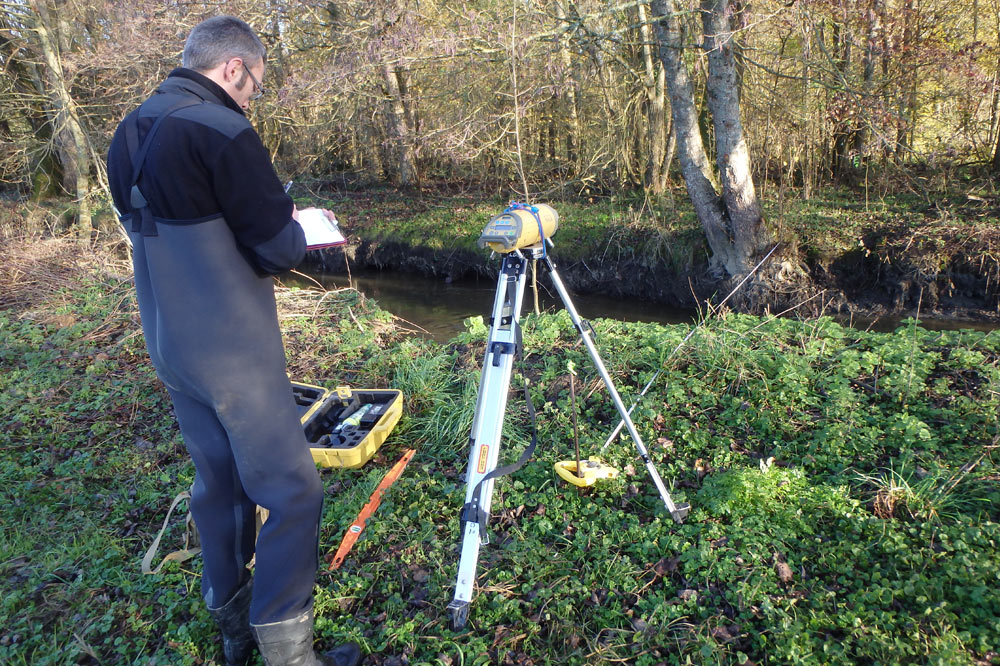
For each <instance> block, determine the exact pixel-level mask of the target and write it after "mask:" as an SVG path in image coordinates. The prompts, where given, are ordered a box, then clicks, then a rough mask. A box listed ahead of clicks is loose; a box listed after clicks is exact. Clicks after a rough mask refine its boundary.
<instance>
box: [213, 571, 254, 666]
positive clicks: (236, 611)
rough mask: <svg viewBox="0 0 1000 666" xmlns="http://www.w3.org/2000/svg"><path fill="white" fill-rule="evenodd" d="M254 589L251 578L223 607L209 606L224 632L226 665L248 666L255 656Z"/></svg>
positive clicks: (223, 648) (223, 649) (220, 629)
mask: <svg viewBox="0 0 1000 666" xmlns="http://www.w3.org/2000/svg"><path fill="white" fill-rule="evenodd" d="M252 591H253V579H252V578H251V579H250V580H248V581H247V582H246V583H244V585H243V587H241V588H240V589H238V590H236V594H234V595H233V598H232V599H230V600H229V601H228V602H226V605H225V606H223V607H222V608H209V609H208V612H209V614H210V615H211V616H212V619H213V620H215V623H216V624H217V625H219V631H221V632H222V651H223V653H224V654H225V656H226V666H246V663H247V662H248V661H250V657H252V656H253V651H254V648H255V647H256V646H255V645H254V640H253V634H252V633H250V597H251V593H252Z"/></svg>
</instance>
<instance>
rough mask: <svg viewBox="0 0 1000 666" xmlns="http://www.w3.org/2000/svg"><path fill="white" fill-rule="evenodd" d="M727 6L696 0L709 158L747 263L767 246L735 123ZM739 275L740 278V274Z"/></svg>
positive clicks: (723, 1)
mask: <svg viewBox="0 0 1000 666" xmlns="http://www.w3.org/2000/svg"><path fill="white" fill-rule="evenodd" d="M729 2H730V0H702V15H701V16H702V25H703V26H704V31H705V50H706V51H708V83H707V86H706V89H707V91H708V109H709V111H710V112H711V114H712V124H713V127H714V129H715V154H716V163H717V164H718V167H719V180H720V181H721V182H722V200H723V203H724V206H725V209H726V212H727V213H728V217H729V224H730V225H731V235H732V237H733V241H734V242H735V245H736V253H737V255H738V256H739V258H740V260H741V261H743V262H745V266H744V268H745V269H746V270H749V269H750V268H751V263H750V262H751V261H752V260H753V259H754V257H756V256H757V255H758V254H762V253H763V251H764V250H765V249H766V246H767V245H768V244H769V243H770V242H771V237H770V234H769V233H768V232H767V229H766V228H765V226H764V219H763V217H762V216H761V211H760V204H759V203H758V201H757V191H756V189H755V188H754V184H753V177H752V175H751V172H750V151H749V150H748V149H747V143H746V138H745V137H744V136H743V123H742V122H741V121H740V96H739V95H740V87H739V78H738V72H737V71H736V56H735V48H734V47H735V44H736V39H735V35H734V32H733V23H732V18H731V17H732V13H731V12H730V11H729V10H730V7H729ZM739 272H743V271H742V270H741V271H739Z"/></svg>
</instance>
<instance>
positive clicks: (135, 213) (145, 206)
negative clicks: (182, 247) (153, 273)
mask: <svg viewBox="0 0 1000 666" xmlns="http://www.w3.org/2000/svg"><path fill="white" fill-rule="evenodd" d="M195 104H201V100H200V99H194V100H192V99H189V98H185V99H182V100H180V101H178V102H175V103H174V104H172V105H170V106H168V107H167V109H166V111H164V112H163V113H161V114H160V115H159V116H158V117H157V119H156V121H155V122H154V123H153V126H152V127H151V128H150V129H149V132H147V133H146V138H145V139H144V140H143V142H142V145H141V146H139V147H138V149H136V144H138V143H139V114H138V113H135V114H133V115H132V116H131V117H130V118H129V119H128V120H127V121H126V123H125V145H126V147H127V148H128V153H129V156H130V157H131V158H132V186H131V191H130V193H129V197H130V201H129V204H130V205H131V207H132V231H134V232H140V233H142V235H143V236H155V235H156V224H155V223H154V222H153V214H152V213H151V212H150V210H149V202H147V201H146V197H144V196H143V195H142V192H140V191H139V185H138V183H139V175H140V174H141V173H142V165H143V163H144V162H145V161H146V155H147V154H148V153H149V148H150V146H152V145H153V137H155V136H156V131H157V130H158V129H160V125H162V124H163V121H164V119H165V118H166V117H167V116H169V115H170V114H171V113H173V112H175V111H180V110H181V109H184V108H187V107H189V106H194V105H195Z"/></svg>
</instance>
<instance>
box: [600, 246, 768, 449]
mask: <svg viewBox="0 0 1000 666" xmlns="http://www.w3.org/2000/svg"><path fill="white" fill-rule="evenodd" d="M777 249H778V246H777V245H775V246H774V247H772V248H771V251H770V252H768V253H767V255H766V256H765V257H764V258H763V259H761V260H760V262H758V263H757V265H756V266H754V267H753V270H752V271H750V272H749V273H747V274H746V277H744V278H743V279H742V280H740V283H739V284H738V285H736V286H735V287H733V290H732V291H731V292H729V295H727V296H726V297H725V298H723V299H722V301H721V302H720V303H719V304H718V305H715V306H713V305H712V304H711V303H709V305H708V307H709V311H708V317H705V318H704V319H702V320H701V321H699V322H698V323H697V325H695V327H694V328H692V329H691V330H690V331H688V334H687V335H685V336H684V339H683V340H681V341H680V344H678V345H677V346H676V347H674V350H673V351H672V352H670V354H668V355H667V357H666V358H665V359H663V365H666V364H667V361H669V360H670V359H672V358H673V357H674V354H676V353H677V351H678V350H679V349H680V348H681V347H683V346H684V343H685V342H687V341H688V340H690V339H691V336H692V335H694V332H695V331H697V330H698V329H699V328H701V325H702V324H704V323H705V322H706V321H708V320H709V317H711V316H712V315H713V314H715V313H716V312H718V311H719V309H720V308H722V306H723V305H725V304H726V301H728V300H729V299H730V298H731V297H732V295H733V294H735V293H736V292H737V291H739V288H740V287H742V286H743V285H744V284H746V281H747V280H749V279H750V276H751V275H753V274H754V273H756V272H757V269H758V268H760V267H761V266H763V265H764V262H765V261H767V260H768V258H769V257H770V256H771V255H772V254H773V253H774V251H775V250H777ZM662 372H663V366H660V368H659V369H658V370H657V371H656V373H655V374H654V375H653V377H652V379H650V380H649V381H648V382H646V386H645V388H643V389H642V391H640V392H639V395H638V396H636V399H635V402H633V403H632V406H631V407H629V408H628V414H629V416H631V415H632V411H633V410H634V409H635V408H636V406H638V404H639V401H640V400H642V397H643V396H644V395H646V391H648V390H649V387H651V386H652V385H653V382H655V381H656V378H657V377H659V376H660V374H661V373H662ZM624 427H625V420H624V419H623V420H621V421H619V422H618V425H617V426H615V429H614V430H612V431H611V434H610V435H608V439H607V440H605V442H604V444H603V445H602V446H601V451H603V450H604V449H606V448H607V446H608V444H610V443H611V442H613V441H614V440H615V437H617V436H618V433H620V432H621V431H622V428H624Z"/></svg>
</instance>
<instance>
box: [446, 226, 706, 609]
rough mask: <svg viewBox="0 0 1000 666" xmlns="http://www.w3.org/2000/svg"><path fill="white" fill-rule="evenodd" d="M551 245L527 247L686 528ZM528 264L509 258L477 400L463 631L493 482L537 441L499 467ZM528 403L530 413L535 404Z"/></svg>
mask: <svg viewBox="0 0 1000 666" xmlns="http://www.w3.org/2000/svg"><path fill="white" fill-rule="evenodd" d="M546 242H549V243H550V244H551V241H548V240H547V239H543V240H542V241H541V242H540V243H538V244H536V245H532V246H530V247H526V248H524V249H525V251H526V252H527V253H528V254H529V255H530V256H531V258H532V259H540V260H541V261H542V263H543V264H544V265H545V267H546V268H547V269H548V271H549V275H550V277H551V279H552V284H553V285H554V286H555V288H556V291H557V292H559V297H560V298H561V299H562V302H563V305H565V307H566V310H567V311H568V312H569V316H570V318H571V319H572V320H573V324H574V325H575V326H576V329H577V330H578V331H579V332H580V335H581V336H582V338H583V342H584V344H585V345H586V346H587V351H588V352H590V357H591V359H593V361H594V365H595V366H596V368H597V372H598V373H599V374H600V375H601V379H603V380H604V385H605V386H606V387H607V389H608V393H609V394H610V395H611V399H612V400H613V401H614V403H615V407H616V408H617V409H618V413H619V414H620V415H621V418H622V421H623V422H624V423H625V427H626V428H627V429H628V432H629V434H630V435H631V436H632V440H633V441H634V442H635V446H636V448H637V449H638V451H639V456H640V457H641V458H642V460H643V462H644V463H645V464H646V469H647V470H649V474H650V476H651V477H652V479H653V483H654V484H655V485H656V489H657V490H658V491H659V493H660V497H661V498H662V499H663V503H664V504H665V505H666V507H667V511H669V512H670V516H671V517H672V518H673V519H674V521H675V522H677V523H678V524H680V523H681V522H682V521H683V520H684V517H685V516H687V514H688V512H689V511H690V510H691V506H690V505H689V504H681V505H679V506H677V505H675V504H674V502H673V500H672V499H670V494H669V493H668V492H667V489H666V488H665V487H664V485H663V481H662V480H661V479H660V475H659V474H657V472H656V468H655V467H653V463H652V461H651V460H650V458H649V452H648V451H647V450H646V447H645V446H644V445H643V443H642V438H641V437H640V436H639V433H638V432H636V429H635V424H633V423H632V419H631V417H630V416H629V412H628V410H627V409H626V408H625V404H624V403H623V402H622V399H621V397H620V396H619V395H618V391H617V390H615V386H614V383H613V382H612V381H611V377H610V376H609V375H608V371H607V369H606V368H605V367H604V363H603V361H601V357H600V355H599V354H598V353H597V348H596V347H595V346H594V342H593V340H591V336H590V332H589V331H588V328H587V327H585V326H584V325H583V322H582V321H581V320H580V316H579V315H578V314H577V312H576V308H575V307H573V302H572V301H571V300H570V297H569V294H568V293H567V292H566V287H565V286H563V283H562V279H560V277H559V274H558V273H557V272H556V267H555V265H554V264H553V263H552V260H551V259H550V258H549V257H548V255H547V253H546V252H545V245H544V243H546ZM527 266H528V260H527V258H526V257H525V255H524V254H522V253H521V251H520V250H516V249H515V250H514V251H512V252H508V253H506V254H504V255H503V263H502V264H501V267H500V275H499V276H498V278H497V290H496V296H495V298H494V301H493V316H492V319H491V321H490V333H489V338H488V339H487V343H486V357H485V359H484V360H483V372H482V377H481V378H480V381H479V394H478V397H477V398H476V412H475V417H474V418H473V421H472V434H471V436H470V439H469V466H468V471H467V473H466V483H467V487H466V494H465V506H464V507H463V509H462V550H461V558H460V560H459V564H458V579H457V581H456V583H455V598H454V600H452V602H451V603H450V604H448V610H449V611H450V613H451V624H452V627H453V628H455V629H461V628H462V627H463V626H465V623H466V621H467V620H468V616H469V603H470V602H471V601H472V588H473V584H474V583H475V578H476V566H477V563H478V560H479V548H480V546H483V545H487V544H488V543H489V538H488V536H487V534H486V524H487V522H488V521H489V511H490V504H491V502H492V499H493V481H494V479H495V478H496V477H498V476H503V475H504V474H509V473H510V472H513V471H516V470H517V469H519V468H520V467H521V465H523V464H524V463H525V462H526V461H527V459H528V458H529V457H530V456H531V453H532V451H533V450H534V441H532V443H531V445H529V446H528V448H527V449H525V452H524V453H523V454H522V455H521V458H520V459H519V460H518V461H517V462H516V463H513V464H512V465H507V466H505V467H502V468H500V469H497V456H498V454H499V450H500V435H501V431H502V430H503V419H504V412H505V411H506V409H507V392H508V390H509V388H510V376H511V371H512V370H513V367H514V358H515V356H516V355H517V354H518V353H519V352H520V349H521V346H522V344H521V329H520V324H519V319H520V314H521V305H522V301H523V298H524V284H525V274H526V272H527ZM528 405H529V410H530V409H531V403H530V401H529V403H528Z"/></svg>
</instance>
